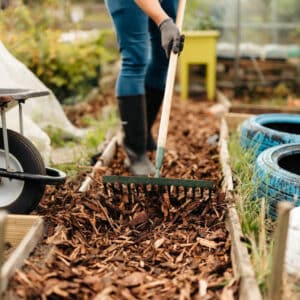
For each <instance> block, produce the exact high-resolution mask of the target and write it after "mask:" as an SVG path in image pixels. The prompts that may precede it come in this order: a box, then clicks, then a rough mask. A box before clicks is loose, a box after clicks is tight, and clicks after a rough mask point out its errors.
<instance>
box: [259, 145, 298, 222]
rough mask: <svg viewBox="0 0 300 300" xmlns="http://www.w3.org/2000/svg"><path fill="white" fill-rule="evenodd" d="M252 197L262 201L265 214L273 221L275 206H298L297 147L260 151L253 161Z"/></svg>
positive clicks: (283, 146)
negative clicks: (266, 206)
mask: <svg viewBox="0 0 300 300" xmlns="http://www.w3.org/2000/svg"><path fill="white" fill-rule="evenodd" d="M254 182H255V184H256V187H257V191H256V196H257V197H258V198H262V197H264V198H265V199H266V203H267V204H268V208H269V210H268V214H269V215H270V216H271V217H276V207H277V203H278V202H280V201H289V202H293V203H294V201H295V196H297V199H298V200H297V201H296V203H295V205H296V206H300V144H286V145H279V146H275V147H271V148H269V149H267V150H265V151H263V152H262V153H261V154H260V155H259V156H258V157H257V159H256V164H255V171H254Z"/></svg>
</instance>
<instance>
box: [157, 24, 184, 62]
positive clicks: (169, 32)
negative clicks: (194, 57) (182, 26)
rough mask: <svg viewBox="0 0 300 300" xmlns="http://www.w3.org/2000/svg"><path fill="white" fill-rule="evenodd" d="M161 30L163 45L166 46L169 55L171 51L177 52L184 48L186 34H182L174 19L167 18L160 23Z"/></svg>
mask: <svg viewBox="0 0 300 300" xmlns="http://www.w3.org/2000/svg"><path fill="white" fill-rule="evenodd" d="M159 29H160V32H161V45H162V47H163V48H164V50H165V52H166V55H167V57H169V56H170V53H171V51H173V52H174V53H175V54H177V53H180V52H181V51H182V50H183V44H184V35H180V32H179V29H178V28H177V26H176V25H175V23H174V22H173V20H172V19H170V18H169V19H165V20H164V21H162V22H161V23H160V24H159Z"/></svg>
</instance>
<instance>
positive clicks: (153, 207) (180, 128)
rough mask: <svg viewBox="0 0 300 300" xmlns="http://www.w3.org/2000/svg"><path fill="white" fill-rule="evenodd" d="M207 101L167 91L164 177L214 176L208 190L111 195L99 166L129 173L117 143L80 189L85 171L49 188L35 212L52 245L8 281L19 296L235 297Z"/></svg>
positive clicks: (213, 130) (213, 129)
mask: <svg viewBox="0 0 300 300" xmlns="http://www.w3.org/2000/svg"><path fill="white" fill-rule="evenodd" d="M207 106H208V103H201V102H194V101H189V102H182V101H179V99H178V98H176V99H175V100H174V103H173V106H172V113H171V119H170V126H169V136H168V143H167V151H166V155H165V161H164V166H163V171H162V176H163V177H177V178H190V179H209V180H214V181H215V183H216V186H217V190H216V192H215V193H214V194H213V196H212V199H210V200H208V199H207V198H205V197H202V198H201V197H197V198H196V199H194V200H193V199H185V198H184V197H183V196H178V197H175V196H173V197H169V196H168V195H166V194H164V195H162V196H159V195H158V194H157V193H149V195H147V196H145V195H143V194H140V195H139V196H138V197H135V198H134V199H133V198H130V197H128V196H127V195H125V196H124V195H123V196H122V195H114V196H113V197H109V196H108V195H106V194H105V193H104V191H103V186H102V184H101V175H103V174H116V175H117V174H123V175H127V174H128V173H127V171H126V169H125V168H124V163H123V161H124V153H123V151H122V149H118V151H117V154H116V157H115V159H114V161H113V164H112V166H111V167H103V168H101V169H99V172H98V175H97V176H96V177H95V178H94V181H93V185H92V187H91V189H90V190H89V191H88V192H86V193H83V194H80V193H79V192H78V188H79V186H80V183H81V182H82V180H83V179H84V175H85V174H80V176H78V179H77V180H74V181H72V182H68V183H66V184H65V185H64V186H63V187H61V188H59V189H56V188H54V187H50V188H48V189H47V193H46V195H45V197H44V199H43V200H42V202H41V204H40V206H39V208H38V209H37V210H36V213H37V214H40V215H43V216H44V217H45V220H46V222H47V236H46V237H45V241H44V243H45V244H47V245H48V246H49V245H55V246H56V247H55V251H53V255H52V259H48V260H47V262H46V263H45V264H44V265H42V266H40V265H38V264H37V261H38V260H39V258H37V257H36V256H35V254H33V255H32V256H31V257H30V258H29V260H28V261H27V262H26V266H25V268H23V269H22V270H20V271H18V272H17V273H16V275H15V276H14V278H13V280H12V282H11V285H10V290H14V291H15V292H16V294H17V295H18V296H19V297H20V298H26V299H128V300H131V299H164V300H166V299H180V300H185V299H207V300H208V299H236V297H237V293H238V283H237V282H236V281H235V280H234V275H233V270H232V265H231V259H230V247H231V245H230V239H229V236H228V232H227V230H226V228H225V214H226V203H225V199H224V195H223V194H222V192H221V189H220V188H219V185H220V184H221V180H222V175H221V171H220V164H219V152H218V145H217V140H218V133H219V121H218V120H217V119H215V118H214V117H212V116H210V115H209V114H207V113H206V108H207ZM155 126H156V128H155V129H156V130H155V132H157V126H158V124H156V125H155ZM153 159H154V156H153Z"/></svg>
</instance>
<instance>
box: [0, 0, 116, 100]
mask: <svg viewBox="0 0 300 300" xmlns="http://www.w3.org/2000/svg"><path fill="white" fill-rule="evenodd" d="M1 14H2V16H1V19H0V38H1V40H2V42H3V43H4V44H5V45H6V47H7V48H8V49H9V50H10V51H11V53H12V54H13V55H14V56H15V57H16V58H18V59H19V60H20V61H21V62H23V63H24V64H25V65H26V66H27V67H28V68H29V69H30V70H31V71H32V72H33V73H35V74H36V75H37V76H38V77H39V78H40V79H41V81H42V82H44V83H45V85H46V86H48V87H49V88H50V89H51V90H52V91H53V92H54V94H55V95H56V96H57V97H58V99H59V100H60V101H61V102H63V100H64V99H67V98H70V97H74V98H79V99H80V98H82V97H83V96H84V95H85V94H86V93H87V92H88V91H89V90H90V89H91V87H93V86H97V85H98V80H99V77H100V71H101V64H102V63H103V62H105V61H108V60H112V59H114V58H115V56H114V52H113V51H110V50H107V49H106V47H105V46H104V45H103V44H104V42H105V39H106V37H107V36H110V34H111V33H110V31H103V32H100V33H99V35H98V36H97V37H96V38H91V39H89V40H85V41H84V42H82V41H81V42H74V43H62V42H60V37H61V31H60V30H56V29H55V19H53V18H52V17H51V16H50V15H49V14H48V10H47V9H46V8H44V9H42V7H41V9H40V12H39V14H34V10H30V8H29V7H27V6H25V5H19V6H17V7H15V8H14V7H12V8H9V9H7V10H5V11H4V12H1ZM53 28H54V29H53ZM69 102H70V101H69Z"/></svg>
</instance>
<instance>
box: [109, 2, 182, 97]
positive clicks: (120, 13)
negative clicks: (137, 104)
mask: <svg viewBox="0 0 300 300" xmlns="http://www.w3.org/2000/svg"><path fill="white" fill-rule="evenodd" d="M105 4H106V6H107V8H108V11H109V13H110V15H111V17H112V20H113V23H114V27H115V31H116V35H117V40H118V45H119V49H120V52H121V56H122V67H121V70H120V73H119V76H118V80H117V83H116V94H117V96H118V97H120V96H121V97H122V96H134V95H143V94H145V85H146V86H149V87H151V88H155V89H158V90H164V87H165V81H166V75H167V70H168V59H167V57H166V54H165V52H164V50H163V48H162V47H161V37H160V30H159V28H158V27H157V25H156V24H155V23H154V22H153V21H152V20H151V19H150V18H149V17H148V16H147V15H146V14H145V13H144V12H143V11H142V10H141V9H140V8H139V7H138V6H137V5H136V3H135V2H134V0H105ZM161 6H162V7H163V9H164V10H165V11H166V13H167V14H168V15H169V16H170V17H171V18H173V20H175V18H176V12H177V6H178V0H162V1H161Z"/></svg>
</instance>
